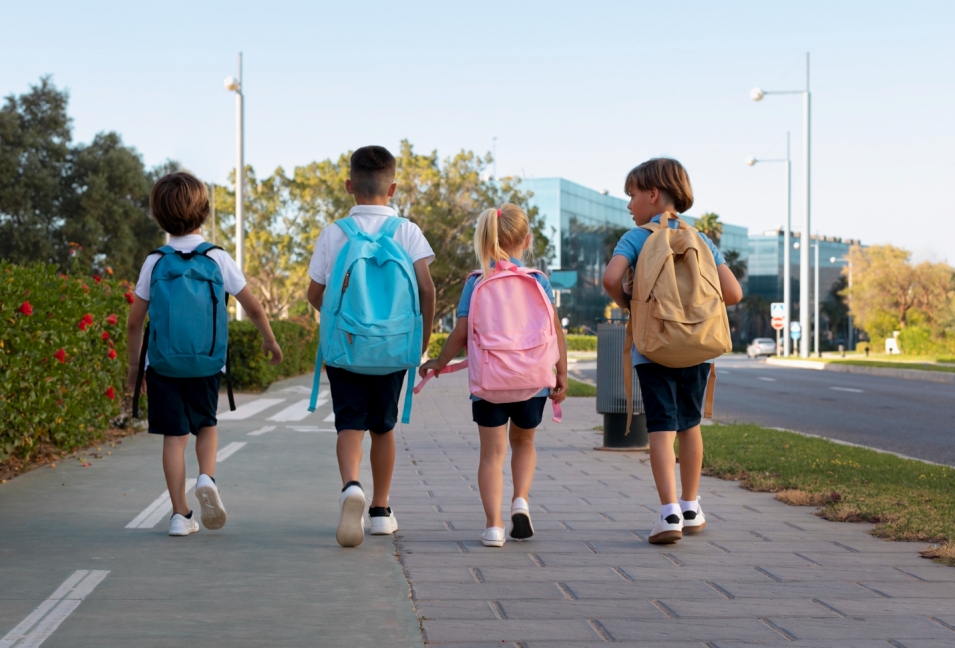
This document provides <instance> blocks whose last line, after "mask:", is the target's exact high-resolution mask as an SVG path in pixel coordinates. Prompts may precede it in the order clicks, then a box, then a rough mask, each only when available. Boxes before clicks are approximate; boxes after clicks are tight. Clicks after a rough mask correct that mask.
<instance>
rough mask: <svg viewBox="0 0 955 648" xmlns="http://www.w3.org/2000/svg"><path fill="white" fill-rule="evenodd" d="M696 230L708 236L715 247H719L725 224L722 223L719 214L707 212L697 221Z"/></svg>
mask: <svg viewBox="0 0 955 648" xmlns="http://www.w3.org/2000/svg"><path fill="white" fill-rule="evenodd" d="M696 229H698V230H700V231H701V232H703V233H704V234H706V235H707V236H708V237H709V238H710V240H711V241H713V245H715V246H717V247H719V245H720V238H721V237H722V236H723V223H721V222H720V217H719V214H714V213H713V212H706V213H705V214H703V215H702V216H700V217H699V218H698V219H697V220H696Z"/></svg>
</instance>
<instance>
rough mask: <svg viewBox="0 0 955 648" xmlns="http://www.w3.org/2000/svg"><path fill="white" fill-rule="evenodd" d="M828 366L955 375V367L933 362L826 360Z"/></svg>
mask: <svg viewBox="0 0 955 648" xmlns="http://www.w3.org/2000/svg"><path fill="white" fill-rule="evenodd" d="M823 362H826V363H828V364H840V365H853V366H856V367H878V368H880V369H917V370H919V371H942V372H947V373H955V366H945V365H938V364H935V363H933V362H891V361H888V360H848V359H846V360H843V359H838V360H825V359H823Z"/></svg>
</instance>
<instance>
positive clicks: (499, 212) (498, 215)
mask: <svg viewBox="0 0 955 648" xmlns="http://www.w3.org/2000/svg"><path fill="white" fill-rule="evenodd" d="M497 217H498V218H500V217H501V210H500V209H498V210H497Z"/></svg>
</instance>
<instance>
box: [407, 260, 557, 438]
mask: <svg viewBox="0 0 955 648" xmlns="http://www.w3.org/2000/svg"><path fill="white" fill-rule="evenodd" d="M480 274H481V273H479V272H476V273H474V275H480ZM535 274H542V273H541V271H540V270H535V269H533V268H523V267H520V266H517V265H515V264H513V263H511V262H509V261H498V262H497V263H496V264H495V265H494V268H493V269H492V270H491V274H490V276H488V277H487V278H485V279H483V280H481V281H479V282H478V284H477V285H476V286H475V287H474V292H473V293H472V294H471V308H470V316H469V317H468V359H467V360H466V361H464V362H462V363H459V364H456V365H448V366H447V367H445V368H444V369H443V370H442V372H441V373H451V372H453V371H458V370H461V369H464V368H465V367H467V369H468V383H469V387H470V389H471V393H472V394H474V395H475V396H477V397H478V398H481V399H483V400H486V401H489V402H491V403H514V402H518V401H524V400H527V399H529V398H533V397H534V396H535V395H536V394H537V393H538V392H540V391H541V390H542V389H544V388H551V389H552V388H554V387H555V386H556V385H557V376H556V374H555V373H554V367H555V366H556V364H557V362H558V360H560V350H559V348H558V346H557V331H556V329H555V328H554V307H553V305H552V304H551V303H550V300H549V299H548V298H547V294H546V293H545V292H544V288H543V287H542V286H541V285H540V284H539V283H538V282H537V280H536V279H535V278H534V275H535ZM472 276H473V275H472ZM432 376H433V374H429V375H428V376H427V377H426V378H425V379H424V380H423V381H421V383H420V384H419V385H418V386H417V387H416V388H415V390H414V391H415V393H418V392H420V391H421V389H422V388H423V387H424V385H425V383H426V382H427V381H428V380H430V379H431V378H432ZM558 411H559V410H558V408H557V406H555V410H554V414H555V420H559V418H560V416H559V414H558Z"/></svg>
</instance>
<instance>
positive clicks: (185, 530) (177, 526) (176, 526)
mask: <svg viewBox="0 0 955 648" xmlns="http://www.w3.org/2000/svg"><path fill="white" fill-rule="evenodd" d="M198 530H199V523H198V522H196V516H194V515H193V516H192V517H188V518H187V517H186V516H184V515H182V514H181V513H174V514H173V516H172V517H171V518H169V535H171V536H187V535H190V534H193V533H195V532H196V531H198Z"/></svg>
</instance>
